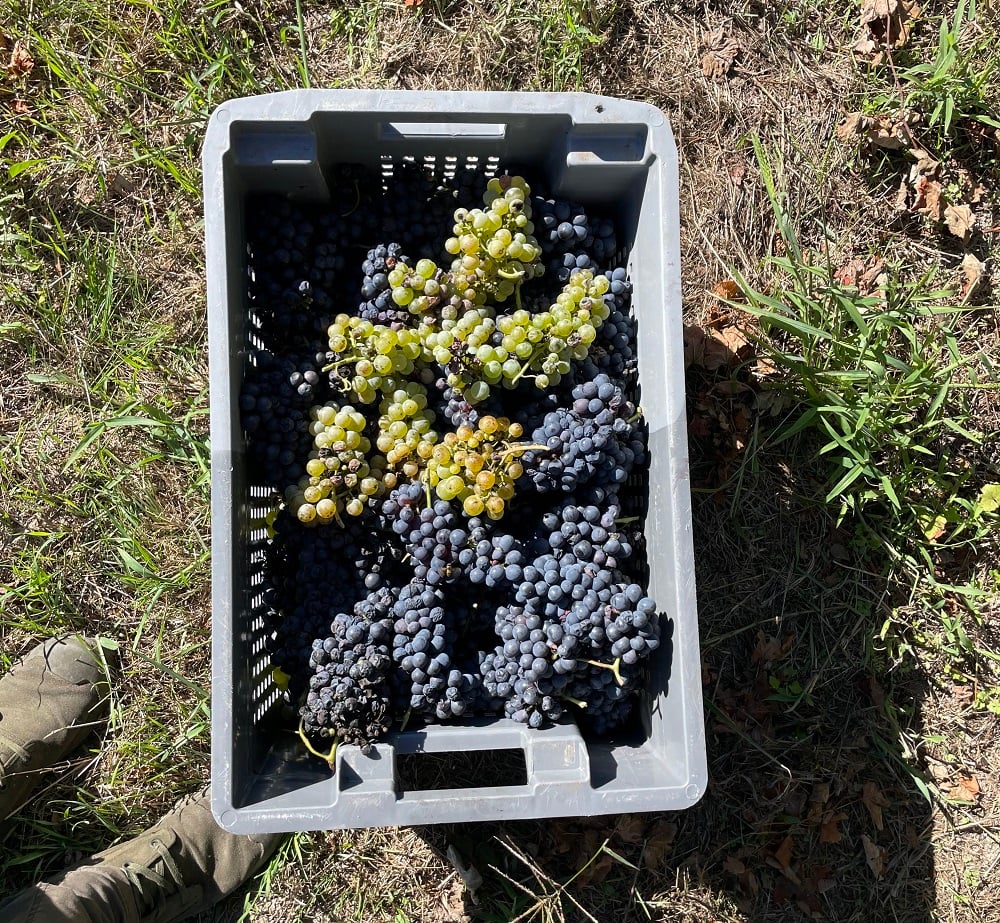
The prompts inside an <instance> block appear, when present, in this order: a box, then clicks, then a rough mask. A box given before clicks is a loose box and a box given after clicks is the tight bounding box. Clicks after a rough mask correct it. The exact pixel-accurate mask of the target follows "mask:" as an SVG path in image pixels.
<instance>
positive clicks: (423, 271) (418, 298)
mask: <svg viewBox="0 0 1000 923" xmlns="http://www.w3.org/2000/svg"><path fill="white" fill-rule="evenodd" d="M389 285H391V286H392V300H393V301H394V302H396V304H398V305H399V306H400V307H401V308H403V307H405V308H407V309H408V310H409V312H410V313H411V314H416V315H422V314H426V313H427V312H428V311H434V312H435V313H438V312H440V311H441V310H443V309H444V308H445V307H446V306H448V305H450V304H451V303H452V293H453V286H452V280H451V276H450V274H449V273H446V272H445V271H444V270H443V269H440V268H438V265H437V263H435V262H434V261H433V260H427V259H423V260H420V262H418V263H417V265H416V266H413V267H411V266H408V265H407V264H406V263H403V262H399V263H397V264H396V266H395V267H394V268H393V270H392V272H390V273H389Z"/></svg>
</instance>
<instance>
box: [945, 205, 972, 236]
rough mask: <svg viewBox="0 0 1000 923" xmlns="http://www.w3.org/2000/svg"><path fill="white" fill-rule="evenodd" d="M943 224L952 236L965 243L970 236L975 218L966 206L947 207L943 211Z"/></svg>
mask: <svg viewBox="0 0 1000 923" xmlns="http://www.w3.org/2000/svg"><path fill="white" fill-rule="evenodd" d="M944 223H945V226H946V227H947V228H948V230H949V231H951V233H952V234H954V235H955V236H956V237H958V238H959V239H961V241H962V242H963V243H965V242H966V241H968V239H969V237H970V235H971V234H972V228H973V226H974V225H975V223H976V216H975V215H974V214H973V213H972V209H971V208H969V206H968V205H949V206H948V207H947V208H946V209H945V210H944Z"/></svg>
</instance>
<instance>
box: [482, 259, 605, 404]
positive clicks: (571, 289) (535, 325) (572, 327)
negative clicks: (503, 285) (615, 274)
mask: <svg viewBox="0 0 1000 923" xmlns="http://www.w3.org/2000/svg"><path fill="white" fill-rule="evenodd" d="M609 284H610V283H609V282H608V280H607V278H606V277H605V276H603V275H598V276H596V277H595V276H594V274H593V273H592V272H591V271H590V270H589V269H579V270H577V271H576V272H574V273H573V274H572V275H571V276H570V277H569V280H568V281H567V282H566V284H565V285H564V286H563V290H562V291H561V292H560V293H559V295H558V297H557V298H556V301H555V304H552V305H550V306H549V308H548V309H546V310H545V311H539V312H537V313H535V314H529V313H528V312H527V311H524V310H519V311H515V312H514V313H513V314H507V315H503V316H501V317H498V318H497V329H498V330H499V331H500V333H501V334H503V338H502V339H501V340H500V344H499V345H498V346H494V347H492V349H493V354H492V356H490V355H483V356H482V358H483V360H484V362H488V361H489V360H490V358H494V360H498V361H501V362H502V365H501V369H502V372H503V379H504V384H505V385H507V386H510V387H513V386H514V385H515V384H517V382H518V381H519V380H520V379H521V378H522V377H528V378H530V379H532V380H533V381H534V383H535V385H536V387H538V388H548V387H550V386H554V385H557V384H559V381H560V379H561V378H562V376H563V375H565V374H566V373H567V372H569V367H570V362H571V361H572V360H573V359H584V358H586V356H587V352H588V350H589V349H590V345H591V343H593V342H594V339H595V338H596V336H597V330H598V328H600V326H601V325H602V324H603V323H604V321H605V320H606V319H607V316H608V314H610V313H611V312H610V308H609V307H608V305H607V303H606V302H605V301H604V295H605V293H606V292H607V291H608V287H609ZM501 357H504V358H503V359H501Z"/></svg>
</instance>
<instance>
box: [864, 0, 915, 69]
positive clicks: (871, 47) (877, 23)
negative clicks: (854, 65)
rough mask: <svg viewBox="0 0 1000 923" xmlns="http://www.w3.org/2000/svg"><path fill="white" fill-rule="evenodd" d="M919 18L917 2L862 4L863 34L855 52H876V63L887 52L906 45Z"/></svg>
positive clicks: (873, 0) (875, 0) (887, 0)
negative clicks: (889, 49)
mask: <svg viewBox="0 0 1000 923" xmlns="http://www.w3.org/2000/svg"><path fill="white" fill-rule="evenodd" d="M919 15H920V7H919V6H918V5H917V3H916V0H865V2H864V3H863V4H862V5H861V28H862V33H863V34H862V36H861V38H860V39H858V42H857V44H856V45H855V46H854V50H855V51H857V52H858V53H860V54H872V53H873V52H875V53H876V60H879V59H881V57H882V51H883V50H884V49H886V48H890V47H892V48H899V47H900V46H901V45H905V44H906V42H907V41H908V40H909V38H910V33H911V32H912V31H913V21H914V20H915V19H916V18H917V16H919Z"/></svg>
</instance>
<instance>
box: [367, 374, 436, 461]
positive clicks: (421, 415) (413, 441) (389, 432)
mask: <svg viewBox="0 0 1000 923" xmlns="http://www.w3.org/2000/svg"><path fill="white" fill-rule="evenodd" d="M379 413H380V414H381V415H380V416H379V420H378V428H379V435H378V438H377V439H376V441H375V445H376V448H377V449H378V450H379V451H380V452H382V453H383V454H384V456H385V461H386V464H387V466H388V467H389V469H390V471H395V470H400V471H402V472H403V474H405V475H406V476H407V477H416V476H417V474H418V473H419V472H420V469H421V468H422V467H423V465H424V463H425V462H426V461H427V459H428V458H430V457H431V453H432V451H433V449H434V444H435V443H436V442H437V440H438V434H437V433H436V432H434V430H433V429H432V428H431V427H432V426H433V424H434V411H432V410H429V409H428V407H427V390H426V389H425V388H424V386H423V385H421V384H420V383H418V382H415V381H411V382H402V381H401V382H398V386H397V387H396V388H395V389H393V390H392V391H387V392H386V393H385V397H384V398H383V400H382V403H381V404H380V405H379ZM383 480H384V479H383Z"/></svg>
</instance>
